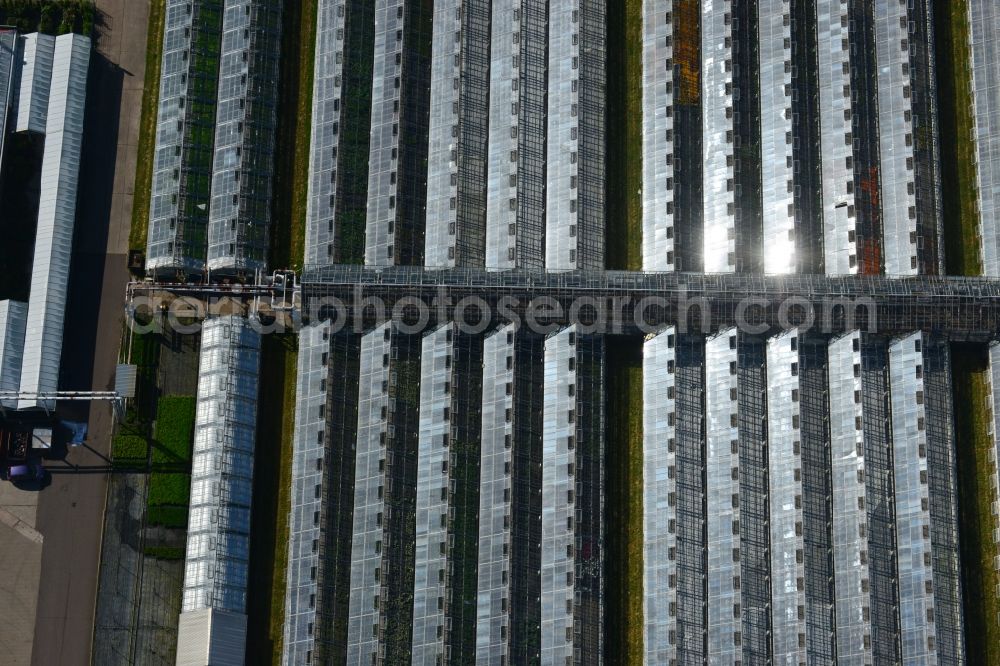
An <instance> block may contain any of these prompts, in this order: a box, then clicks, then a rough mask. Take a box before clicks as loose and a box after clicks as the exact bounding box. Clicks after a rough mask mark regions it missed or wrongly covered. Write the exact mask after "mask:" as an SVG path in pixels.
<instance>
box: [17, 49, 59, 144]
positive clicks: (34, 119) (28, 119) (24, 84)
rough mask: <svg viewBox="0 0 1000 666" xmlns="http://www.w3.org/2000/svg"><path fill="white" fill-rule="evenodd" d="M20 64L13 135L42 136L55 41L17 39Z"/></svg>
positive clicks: (47, 107) (47, 109)
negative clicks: (25, 133)
mask: <svg viewBox="0 0 1000 666" xmlns="http://www.w3.org/2000/svg"><path fill="white" fill-rule="evenodd" d="M21 43H22V44H23V48H24V60H23V65H22V69H21V85H20V90H19V93H18V103H17V125H16V126H15V128H14V131H15V132H37V133H39V134H44V133H45V129H46V123H47V120H48V115H49V87H50V86H51V84H52V65H53V58H54V57H55V48H56V38H55V37H53V36H52V35H44V34H41V33H37V32H33V33H31V34H30V35H24V36H23V37H22V38H21Z"/></svg>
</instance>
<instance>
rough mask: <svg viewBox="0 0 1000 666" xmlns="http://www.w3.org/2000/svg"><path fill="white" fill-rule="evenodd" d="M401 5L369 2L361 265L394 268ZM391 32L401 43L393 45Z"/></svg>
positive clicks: (398, 2)
mask: <svg viewBox="0 0 1000 666" xmlns="http://www.w3.org/2000/svg"><path fill="white" fill-rule="evenodd" d="M403 14H404V10H403V0H375V47H374V57H373V66H372V105H371V111H372V112H371V144H370V146H369V153H368V219H367V223H366V227H365V264H366V265H368V266H391V265H393V264H394V263H395V254H394V251H393V243H394V239H395V222H396V200H397V198H398V196H397V193H398V184H397V182H396V178H395V175H396V172H397V169H398V168H399V167H398V158H397V155H398V154H399V139H400V137H399V111H398V106H399V103H400V101H399V96H400V90H401V87H396V85H395V83H394V82H396V81H399V77H400V76H401V75H402V73H403V65H402V59H401V58H400V53H401V52H402V53H405V52H406V48H407V46H408V44H407V43H406V29H405V27H404V25H403V18H402V16H403ZM397 31H399V32H401V33H402V35H403V39H402V40H401V41H397V39H396V35H397Z"/></svg>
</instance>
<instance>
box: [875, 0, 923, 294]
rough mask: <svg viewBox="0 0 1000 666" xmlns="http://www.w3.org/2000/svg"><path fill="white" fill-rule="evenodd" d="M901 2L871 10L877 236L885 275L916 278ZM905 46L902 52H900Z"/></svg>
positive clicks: (909, 98) (905, 19)
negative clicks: (875, 71) (882, 249)
mask: <svg viewBox="0 0 1000 666" xmlns="http://www.w3.org/2000/svg"><path fill="white" fill-rule="evenodd" d="M909 18H910V16H909V14H908V12H907V7H906V3H900V2H885V3H879V4H878V8H877V9H876V11H875V51H876V55H877V60H878V74H877V79H878V136H879V161H880V175H881V188H880V189H879V196H880V197H881V203H882V234H883V243H884V247H885V272H886V274H887V275H916V274H917V272H918V270H917V216H916V212H915V211H916V205H917V198H916V189H915V187H914V183H915V179H916V172H915V171H914V169H913V159H914V145H915V142H914V141H913V133H914V123H913V116H912V115H911V112H912V108H913V95H912V94H911V92H910V91H911V89H912V82H911V81H910V48H909V47H908V46H907V44H908V43H909V41H910V39H912V38H914V35H912V34H910V29H909V25H910V21H909ZM904 47H905V48H904Z"/></svg>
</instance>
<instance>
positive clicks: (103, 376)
mask: <svg viewBox="0 0 1000 666" xmlns="http://www.w3.org/2000/svg"><path fill="white" fill-rule="evenodd" d="M97 8H98V10H99V11H100V12H101V13H102V14H103V25H102V26H101V27H100V33H101V34H100V38H99V40H98V49H97V51H96V52H95V53H94V54H93V56H92V59H91V70H90V80H89V86H88V93H87V132H86V134H85V137H84V146H83V164H82V169H81V174H80V199H79V209H78V215H77V232H76V236H75V239H74V250H73V263H72V273H71V274H72V277H73V285H72V288H71V293H70V299H69V301H70V302H69V304H68V307H67V318H66V321H67V334H66V336H65V337H66V342H65V343H64V348H63V374H62V377H61V385H62V386H63V387H64V388H86V389H91V388H96V389H107V388H111V386H112V385H113V382H114V370H115V364H116V363H117V359H118V347H119V341H120V339H121V327H122V320H123V316H124V294H125V285H126V283H127V281H128V272H127V269H126V259H127V257H126V255H127V252H128V233H129V227H130V225H131V216H132V200H133V193H134V185H135V183H134V181H135V167H136V150H137V144H138V137H139V123H140V114H141V107H142V96H143V85H144V70H145V60H146V30H147V27H148V21H149V0H97ZM70 322H73V324H72V325H73V326H75V328H74V329H73V330H72V331H71V330H70V329H69V327H70V326H71V324H70ZM74 416H77V417H78V418H80V417H82V418H88V419H89V423H90V435H89V441H88V446H89V448H86V447H80V448H77V449H74V450H72V451H70V454H69V456H68V457H67V459H66V461H65V462H62V461H60V462H57V463H54V464H52V465H50V467H49V469H50V470H51V471H52V472H53V476H52V484H51V485H50V486H49V487H48V488H46V489H45V490H43V491H42V492H41V493H40V494H39V495H38V498H39V499H38V502H39V504H38V512H37V524H36V525H35V526H34V527H35V528H36V529H37V530H38V531H39V532H40V533H41V534H42V535H44V546H43V547H42V558H41V559H42V562H41V571H42V573H41V580H42V584H41V585H40V586H39V587H38V597H37V615H36V619H35V631H34V648H33V650H32V662H31V663H33V664H37V665H38V666H51V665H53V664H59V665H60V666H76V665H77V664H80V665H85V664H89V663H90V656H91V644H92V641H93V635H94V609H95V603H96V594H97V582H98V567H99V561H100V553H101V534H102V529H103V524H104V508H105V501H106V496H107V486H108V478H107V455H108V452H109V450H110V440H111V433H112V429H113V418H112V414H111V410H110V407H109V406H108V405H106V404H95V405H94V406H93V407H91V408H90V410H89V414H88V413H86V412H84V413H83V414H79V415H74ZM0 605H2V604H0ZM30 635H31V634H30V633H28V634H27V635H26V636H28V637H29V638H27V641H28V642H29V643H30ZM22 640H24V638H22ZM5 663H6V662H5Z"/></svg>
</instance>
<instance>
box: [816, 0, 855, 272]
mask: <svg viewBox="0 0 1000 666" xmlns="http://www.w3.org/2000/svg"><path fill="white" fill-rule="evenodd" d="M849 19H850V16H849V12H848V5H847V4H846V3H843V2H841V1H840V0H817V1H816V20H817V25H816V38H817V48H816V53H817V57H818V59H819V60H818V62H819V70H818V73H819V79H818V81H819V112H820V113H819V115H820V132H821V138H820V154H821V155H822V160H823V164H822V171H823V248H824V257H825V259H824V260H825V266H826V273H827V274H828V275H848V274H853V273H857V272H858V260H857V244H856V240H855V236H854V232H855V222H856V217H855V201H854V171H853V168H852V166H851V160H853V156H854V147H853V145H851V144H849V143H847V142H846V141H845V139H844V137H845V136H847V135H848V134H850V133H851V131H852V125H851V123H852V120H851V74H850V66H851V51H850V49H849V48H848V46H849V44H848V37H849V30H848V24H849Z"/></svg>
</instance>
